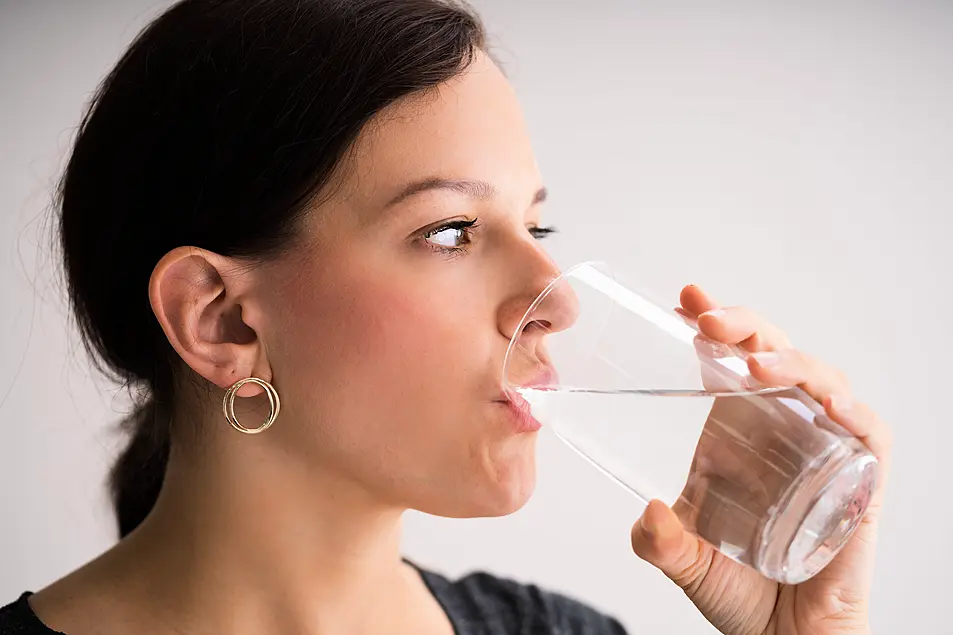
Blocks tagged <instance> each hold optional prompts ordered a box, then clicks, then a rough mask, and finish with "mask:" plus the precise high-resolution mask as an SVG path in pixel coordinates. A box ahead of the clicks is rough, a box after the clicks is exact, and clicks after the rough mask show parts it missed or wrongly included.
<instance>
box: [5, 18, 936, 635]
mask: <svg viewBox="0 0 953 635" xmlns="http://www.w3.org/2000/svg"><path fill="white" fill-rule="evenodd" d="M167 4H168V3H166V2H156V1H154V0H121V1H120V0H86V1H81V2H77V1H72V0H71V1H67V0H19V1H17V0H6V1H4V2H2V3H0V7H2V8H0V97H2V99H0V290H2V293H0V604H2V603H3V602H5V601H10V600H12V599H14V598H15V597H16V595H17V594H19V593H20V592H21V591H22V590H24V589H37V588H39V587H41V586H43V585H45V584H47V583H48V582H50V581H52V580H53V579H55V578H57V577H59V576H61V575H63V574H64V573H66V572H67V571H68V570H70V569H72V568H74V567H76V566H79V565H80V564H82V563H83V562H85V561H86V560H88V559H90V558H91V557H93V556H94V555H96V554H97V553H99V552H100V551H102V550H104V549H105V548H107V547H108V546H109V545H110V544H111V543H112V542H113V540H114V533H113V532H114V529H113V519H112V516H111V512H110V510H109V507H108V504H107V500H106V497H105V492H104V488H103V483H104V478H105V474H106V471H107V470H108V468H109V466H110V464H111V461H112V459H113V456H114V453H115V451H116V448H117V435H116V432H115V428H114V424H115V422H116V420H117V419H118V417H119V414H118V413H119V412H121V411H122V410H123V408H124V404H125V400H124V398H123V397H122V395H121V394H117V393H116V391H115V389H113V388H112V387H111V386H110V385H109V384H108V383H107V382H105V381H103V380H102V379H99V378H98V377H97V375H96V374H95V373H94V372H93V371H91V370H90V366H89V363H88V360H87V359H86V357H85V354H84V353H83V350H82V347H81V346H80V344H79V341H78V339H77V338H76V336H75V333H74V332H73V331H72V330H71V329H70V328H69V326H68V318H67V315H66V311H65V309H64V303H63V300H62V293H61V289H60V288H59V287H58V286H57V285H56V283H55V282H54V278H53V275H54V272H55V263H54V262H51V259H50V251H49V249H48V245H47V239H46V237H45V234H44V233H43V232H44V230H45V225H44V224H45V222H46V221H45V214H46V207H47V205H48V203H49V191H50V188H51V187H52V184H53V182H54V179H55V177H56V176H57V173H58V170H59V169H60V167H61V164H62V161H63V157H64V155H65V152H66V150H67V148H68V146H69V142H70V139H71V138H72V134H73V131H74V126H75V125H76V123H77V122H78V120H79V116H80V113H81V108H82V105H83V104H84V102H85V100H86V99H87V97H88V96H89V94H90V92H91V91H92V90H93V89H94V87H95V86H96V84H97V82H98V81H99V79H100V78H101V77H102V76H103V75H104V74H105V73H106V71H107V70H108V69H109V68H110V66H111V65H112V64H113V63H114V62H115V61H116V59H117V58H118V56H119V54H120V52H121V51H122V50H123V48H124V46H125V45H126V44H127V43H128V42H129V41H130V40H131V39H132V37H133V36H134V35H135V33H136V32H137V30H138V29H139V28H140V27H141V26H142V25H143V24H144V23H145V21H146V20H147V19H148V18H149V17H151V16H152V15H154V14H155V12H156V11H157V10H159V9H160V8H161V7H163V6H166V5H167ZM475 4H476V7H477V9H478V10H480V12H481V13H482V14H483V16H484V18H485V19H486V21H487V23H488V26H489V28H490V30H491V32H492V34H493V35H494V40H495V42H496V44H497V46H496V53H497V56H498V57H499V58H501V59H502V60H503V62H504V64H505V66H506V69H507V72H508V74H509V76H510V77H511V78H512V81H513V82H514V84H515V86H516V88H517V90H518V92H519V93H520V95H521V97H522V100H523V103H524V105H525V109H526V114H527V117H528V121H529V125H530V128H531V131H532V134H533V136H534V141H535V143H536V148H537V154H538V158H539V162H540V165H541V168H542V170H543V173H544V175H545V176H546V179H547V182H548V185H549V187H550V190H551V203H548V204H547V205H548V210H549V219H550V220H551V221H552V222H553V223H554V224H556V225H557V226H558V227H559V228H560V229H561V230H562V233H561V234H560V235H559V236H558V237H557V238H555V239H553V241H552V242H551V243H549V246H550V248H551V250H552V251H553V253H554V254H555V255H556V256H557V258H558V260H559V261H560V262H562V263H563V264H569V263H570V262H572V261H575V260H579V259H583V258H591V257H601V258H605V259H608V260H611V261H613V262H614V263H615V264H616V265H617V266H619V267H620V268H622V269H623V270H625V271H627V272H630V273H632V274H634V275H635V276H636V277H637V278H638V279H639V280H641V281H642V282H643V283H644V284H646V285H649V286H650V287H652V288H654V289H655V290H656V291H658V292H661V293H666V294H672V297H673V298H674V297H675V296H674V294H675V293H676V292H677V290H678V288H679V287H680V286H681V285H682V284H685V283H689V282H691V283H696V284H700V285H703V286H705V287H707V288H708V289H709V290H710V291H712V292H713V293H714V294H715V295H716V296H717V297H718V298H720V299H722V301H723V302H726V303H740V304H747V305H750V306H752V307H754V308H756V309H757V310H759V311H761V312H762V313H764V314H766V315H767V316H768V317H769V318H771V319H772V320H774V321H775V322H777V323H778V324H780V325H781V326H782V327H784V328H785V329H787V331H788V332H789V334H790V335H791V337H792V338H793V339H794V341H795V342H796V343H797V344H798V345H799V346H801V347H802V348H804V349H806V350H808V351H809V352H812V353H814V354H817V355H819V356H822V357H824V358H825V359H827V360H828V361H830V362H831V363H833V364H835V365H837V366H840V367H841V368H843V369H844V370H846V371H847V372H848V374H849V375H850V377H851V379H852V381H853V385H854V387H855V389H856V392H857V394H858V396H859V398H861V399H864V400H866V401H868V402H869V403H870V404H872V405H873V406H874V407H876V408H877V409H878V410H879V411H880V413H881V414H882V415H883V417H884V418H886V419H887V420H888V421H890V422H891V423H892V425H893V428H894V431H895V437H896V449H895V461H894V471H893V475H892V480H891V482H890V484H889V489H888V501H887V503H888V506H887V510H886V515H885V517H884V520H883V530H882V534H881V541H880V550H879V559H878V565H877V570H876V581H875V589H874V603H873V608H872V612H873V617H872V619H873V624H874V627H875V631H876V632H879V633H901V632H913V633H940V632H953V626H951V625H950V624H949V623H948V619H947V618H946V613H947V605H946V602H947V601H948V600H947V599H946V598H947V595H948V594H947V588H948V579H949V575H950V571H951V570H953V555H951V554H953V551H951V550H950V549H949V547H948V537H949V536H950V535H951V534H953V512H951V510H950V508H948V507H947V506H946V503H945V501H946V500H947V496H948V493H947V492H948V489H949V483H950V478H949V474H950V472H949V470H948V469H947V468H948V467H949V465H950V458H949V453H948V452H947V450H948V449H949V448H950V447H951V446H953V425H951V423H950V416H949V410H948V408H949V406H948V400H947V397H948V395H949V393H948V392H947V391H948V390H950V387H951V386H953V370H951V364H950V360H951V359H953V346H951V344H950V329H949V323H950V319H951V317H950V316H951V314H953V300H951V295H953V289H951V287H950V284H949V279H950V276H951V274H953V255H951V254H953V249H951V248H950V244H949V242H950V230H951V229H953V221H951V220H950V215H951V213H953V3H948V2H942V1H938V2H935V3H931V2H899V1H897V2H893V3H871V2H864V3H859V2H858V3H849V2H841V3H814V2H788V3H784V4H782V3H770V4H769V3H745V4H740V3H727V2H725V3H702V2H695V3H688V2H666V3H652V2H624V1H622V0H616V1H610V0H587V1H586V2H569V1H567V0H563V1H558V0H557V1H550V2H543V1H542V0H535V1H528V0H522V1H521V0H507V1H504V0H485V1H483V2H476V3H475ZM539 452H540V461H539V463H540V482H539V488H538V491H537V493H536V495H535V497H534V498H533V500H532V501H531V502H530V504H529V505H528V506H527V507H526V508H525V509H523V510H522V511H520V512H519V513H517V514H515V515H513V516H510V517H507V518H503V519H495V520H467V521H463V520H446V519H437V518H430V517H425V516H423V515H420V514H415V513H411V514H409V515H408V518H407V522H406V541H405V544H406V553H407V555H408V556H410V557H412V558H415V559H416V560H418V561H419V562H421V563H423V564H426V565H430V566H433V567H435V568H438V569H441V570H443V571H445V572H447V573H450V574H458V573H462V572H464V571H467V570H471V569H487V570H490V571H493V572H495V573H498V574H503V575H508V576H513V577H516V578H518V579H520V580H524V581H533V582H537V583H539V584H541V585H543V586H545V587H548V588H550V589H554V590H558V591H562V592H565V593H569V594H572V595H575V596H577V597H580V598H582V599H583V600H586V601H589V602H591V603H593V604H595V605H596V606H598V607H599V608H602V609H605V610H607V611H609V612H611V613H614V614H616V615H618V616H619V617H620V618H621V619H622V621H623V622H624V623H625V624H627V625H628V626H629V627H630V629H631V630H632V632H633V633H687V634H690V633H707V632H712V630H713V629H712V628H711V627H710V626H709V625H708V624H707V622H706V621H705V620H704V619H703V618H701V617H700V616H699V615H698V614H696V613H695V611H694V609H693V607H692V606H691V605H690V603H689V602H688V601H687V600H686V599H685V598H684V597H683V596H682V594H681V592H680V591H679V590H678V589H677V588H675V586H674V585H672V584H671V583H669V582H668V581H667V580H665V579H664V578H663V577H662V576H661V575H660V574H658V573H657V572H655V571H654V570H653V569H652V568H651V567H649V566H648V565H646V564H644V563H642V562H640V561H639V560H638V559H637V558H635V556H633V555H632V554H631V552H630V548H629V539H628V533H629V527H630V525H631V523H632V522H633V521H634V520H635V519H636V518H637V516H638V514H639V512H640V511H641V505H640V504H639V503H638V502H637V501H635V500H634V499H633V498H632V497H630V496H629V495H628V494H626V493H625V492H623V491H622V490H621V489H619V488H618V487H617V486H615V485H614V484H612V483H610V482H609V481H607V480H605V479H604V478H603V477H602V476H601V475H600V474H598V473H597V472H596V471H595V470H594V469H592V468H591V467H590V466H588V465H587V464H585V463H584V462H583V461H582V460H581V459H579V458H577V457H576V456H575V455H574V454H573V453H572V452H571V451H570V450H568V449H567V448H565V447H563V446H562V445H560V444H559V442H558V441H556V440H554V439H553V438H552V437H551V436H549V435H548V434H545V433H544V434H542V436H541V439H540V448H539Z"/></svg>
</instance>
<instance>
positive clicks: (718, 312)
mask: <svg viewBox="0 0 953 635" xmlns="http://www.w3.org/2000/svg"><path fill="white" fill-rule="evenodd" d="M702 315H710V316H711V317H713V318H715V319H716V320H720V319H722V318H723V317H725V310H724V309H712V310H711V311H705V312H704V313H702Z"/></svg>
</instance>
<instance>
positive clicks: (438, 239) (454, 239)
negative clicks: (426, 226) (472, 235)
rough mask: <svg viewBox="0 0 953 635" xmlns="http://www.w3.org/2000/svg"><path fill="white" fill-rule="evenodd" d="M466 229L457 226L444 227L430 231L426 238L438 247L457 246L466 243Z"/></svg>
mask: <svg viewBox="0 0 953 635" xmlns="http://www.w3.org/2000/svg"><path fill="white" fill-rule="evenodd" d="M466 237H467V235H466V230H464V229H460V228H457V227H444V228H442V229H437V230H434V231H432V232H429V233H428V234H427V235H426V236H424V238H426V239H427V240H428V241H429V242H430V243H431V244H433V245H437V246H438V247H448V248H451V249H453V248H457V247H462V246H463V245H465V244H466V242H467V241H466V240H465V239H466Z"/></svg>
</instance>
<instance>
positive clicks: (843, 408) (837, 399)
mask: <svg viewBox="0 0 953 635" xmlns="http://www.w3.org/2000/svg"><path fill="white" fill-rule="evenodd" d="M852 405H853V401H851V398H850V397H843V396H839V395H831V408H832V409H834V410H837V411H838V412H849V411H850V408H851V406H852Z"/></svg>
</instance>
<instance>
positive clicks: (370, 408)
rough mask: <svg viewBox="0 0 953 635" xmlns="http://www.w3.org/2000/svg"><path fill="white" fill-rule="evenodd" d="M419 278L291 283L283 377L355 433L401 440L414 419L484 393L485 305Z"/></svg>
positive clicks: (448, 414)
mask: <svg viewBox="0 0 953 635" xmlns="http://www.w3.org/2000/svg"><path fill="white" fill-rule="evenodd" d="M421 282H422V281H421V280H419V279H406V280H401V279H400V278H397V277H395V275H394V274H393V273H387V272H374V273H370V274H368V275H364V276H354V275H352V276H350V277H345V276H343V275H338V276H336V277H334V279H333V280H328V281H327V282H324V283H320V284H313V285H309V286H308V287H301V286H299V287H298V288H293V289H289V290H288V296H286V297H287V298H288V301H287V302H286V303H285V307H286V308H285V311H284V313H283V316H282V320H284V322H285V324H284V326H283V328H282V331H283V332H284V333H285V334H286V338H285V339H286V341H283V342H281V343H280V346H281V349H282V351H281V359H282V361H283V368H282V369H281V370H282V373H283V374H284V375H285V377H284V379H285V381H286V382H291V383H292V386H290V387H289V388H290V389H291V390H293V391H294V393H295V394H296V395H297V397H298V398H299V399H301V400H304V401H306V402H308V403H309V404H310V407H312V408H313V410H312V411H313V412H318V413H322V415H323V416H324V417H325V418H333V419H334V420H336V421H337V423H335V424H334V425H336V426H340V425H346V426H347V427H348V428H349V430H347V431H345V432H344V434H347V435H349V436H351V441H352V442H354V443H357V442H364V441H367V440H366V439H363V440H362V439H358V438H355V437H356V436H358V435H364V434H371V433H373V434H374V435H375V437H376V438H377V439H378V440H379V442H381V443H383V442H384V441H385V440H387V441H388V442H389V443H391V444H397V443H399V444H402V445H404V446H406V443H404V440H406V441H412V440H414V439H415V438H417V439H418V440H419V437H421V436H422V434H417V429H416V428H430V429H431V430H430V432H433V428H434V427H435V426H438V425H448V426H449V425H452V420H453V419H457V418H459V417H460V416H464V415H465V414H466V412H468V411H469V412H472V411H473V409H474V408H473V402H474V400H475V399H476V398H483V399H488V398H489V397H488V395H485V394H483V393H485V392H487V386H488V385H492V383H491V382H492V377H493V374H492V373H493V371H494V369H493V367H492V363H493V361H492V351H491V350H490V348H491V344H492V338H491V337H490V336H491V335H492V331H491V327H492V323H490V322H489V321H488V318H487V317H481V316H486V315H491V313H489V312H488V310H487V309H486V308H485V305H483V306H481V305H480V304H479V303H480V302H481V300H480V299H479V298H477V299H474V298H467V297H465V294H463V293H456V292H453V291H452V286H451V285H447V287H448V288H447V289H445V290H443V292H441V290H439V289H434V288H433V286H432V285H429V286H428V285H423V284H421ZM318 289H320V291H317V290H318ZM451 293H454V296H453V297H450V295H449V294H451ZM483 302H485V300H483ZM276 378H277V377H276ZM443 422H446V423H443ZM414 426H416V428H414ZM368 428H371V429H368ZM398 431H399V433H400V436H399V437H398ZM420 432H421V433H422V432H423V430H420ZM388 437H389V438H388ZM368 442H374V441H373V440H370V441H368Z"/></svg>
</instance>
